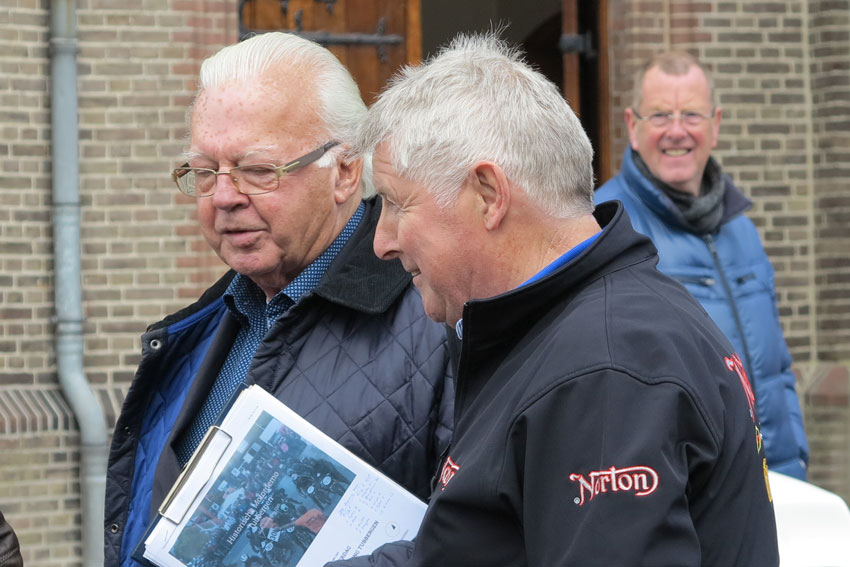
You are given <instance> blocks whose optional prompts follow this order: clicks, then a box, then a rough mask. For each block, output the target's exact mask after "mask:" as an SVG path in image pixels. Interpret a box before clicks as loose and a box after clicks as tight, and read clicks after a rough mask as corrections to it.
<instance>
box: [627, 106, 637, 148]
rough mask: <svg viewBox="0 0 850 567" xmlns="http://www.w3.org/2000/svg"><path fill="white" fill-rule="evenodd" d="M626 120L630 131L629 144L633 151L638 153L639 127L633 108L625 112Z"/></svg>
mask: <svg viewBox="0 0 850 567" xmlns="http://www.w3.org/2000/svg"><path fill="white" fill-rule="evenodd" d="M625 118H626V128H628V129H629V143H630V144H631V146H632V149H633V150H635V151H637V149H638V143H637V127H638V119H637V116H635V112H634V110H632V109H631V108H627V109H626V112H625Z"/></svg>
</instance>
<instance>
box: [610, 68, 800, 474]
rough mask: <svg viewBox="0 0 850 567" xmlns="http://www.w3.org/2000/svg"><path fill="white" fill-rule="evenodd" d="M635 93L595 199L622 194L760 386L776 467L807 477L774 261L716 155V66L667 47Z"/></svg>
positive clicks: (764, 429) (669, 268) (664, 262)
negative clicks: (622, 140) (617, 164)
mask: <svg viewBox="0 0 850 567" xmlns="http://www.w3.org/2000/svg"><path fill="white" fill-rule="evenodd" d="M633 98H634V100H633V101H632V107H631V108H627V109H626V112H625V115H626V125H627V126H628V129H629V140H630V142H631V144H630V147H628V148H627V149H626V154H625V156H624V157H623V164H622V170H621V171H620V173H619V175H617V176H616V177H614V178H613V179H611V180H610V181H608V182H607V183H605V184H604V185H603V186H602V187H601V188H600V189H599V190H598V191H597V192H596V196H595V201H596V202H597V203H601V202H603V201H608V200H612V199H617V200H620V201H622V202H623V204H624V205H625V207H626V210H627V211H628V213H629V217H630V218H631V220H632V224H633V225H634V227H635V228H636V229H637V230H638V231H639V232H642V233H644V234H646V235H647V236H649V237H650V238H651V239H652V241H653V243H654V244H655V246H656V247H657V248H658V255H659V261H658V268H659V269H660V270H661V271H663V272H666V273H668V274H669V275H671V276H673V277H675V278H676V279H678V280H679V281H680V282H681V283H682V284H683V285H684V286H685V287H686V288H687V289H688V291H690V292H691V294H692V295H693V296H694V297H695V298H696V299H697V300H699V302H700V303H701V304H702V306H703V307H704V308H705V310H706V311H707V312H708V314H709V315H710V316H711V317H712V319H714V321H715V323H717V325H718V326H719V327H720V328H721V330H723V332H724V333H725V334H726V336H727V337H728V338H729V340H730V342H731V343H732V344H733V345H734V346H735V348H736V350H737V351H738V355H739V356H740V358H741V360H742V363H743V366H744V369H745V371H746V373H747V375H748V376H749V377H750V379H751V381H752V383H753V387H754V389H755V398H756V401H757V408H758V413H759V416H760V418H761V428H760V430H759V431H757V435H760V436H761V437H762V438H763V440H764V447H765V452H766V454H767V464H768V466H770V467H771V469H772V470H774V471H776V472H780V473H784V474H788V475H791V476H794V477H797V478H800V479H803V480H805V478H806V467H807V464H808V460H809V448H808V443H807V442H806V434H805V432H804V430H803V419H802V413H801V411H800V402H799V399H798V397H797V392H796V390H795V382H796V381H795V377H794V374H793V372H792V371H791V355H790V353H789V352H788V347H787V346H786V344H785V338H784V337H783V334H782V328H781V326H780V323H779V314H778V311H777V306H776V292H775V289H774V283H773V279H774V278H773V267H772V266H771V264H770V261H769V260H768V258H767V255H766V254H765V252H764V249H763V247H762V244H761V239H760V238H759V235H758V232H756V228H755V226H754V225H753V223H752V222H751V221H750V220H749V219H748V218H747V217H746V216H744V214H743V213H744V211H746V210H747V209H749V208H750V207H751V206H752V202H751V201H750V200H749V199H747V198H746V197H745V196H744V195H743V193H741V191H740V190H739V189H738V188H737V187H735V185H734V184H733V183H732V180H731V179H730V178H729V177H728V176H727V175H724V174H723V172H722V170H721V168H720V165H719V164H718V163H717V162H716V161H715V160H714V159H713V158H712V157H711V150H712V149H713V148H714V147H715V146H716V145H717V136H718V132H719V128H720V117H721V110H720V107H719V106H718V104H717V101H716V96H715V93H714V86H713V84H712V78H711V73H710V72H709V71H708V70H707V69H706V68H705V67H704V66H702V65H701V64H700V63H699V61H697V60H696V59H695V58H694V57H692V56H691V55H690V54H688V53H684V52H667V53H662V54H660V55H657V56H656V57H654V58H653V59H652V60H651V61H650V62H649V63H647V64H646V65H645V66H644V68H643V69H642V70H641V71H640V72H639V73H638V74H637V75H636V80H635V87H634V97H633Z"/></svg>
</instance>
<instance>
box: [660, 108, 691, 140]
mask: <svg viewBox="0 0 850 567" xmlns="http://www.w3.org/2000/svg"><path fill="white" fill-rule="evenodd" d="M665 134H666V135H668V136H671V137H675V138H682V137H684V136H687V135H688V129H687V128H685V119H684V118H683V117H682V115H681V114H674V115H673V116H672V117H671V119H670V124H669V125H668V126H667V130H666V131H665Z"/></svg>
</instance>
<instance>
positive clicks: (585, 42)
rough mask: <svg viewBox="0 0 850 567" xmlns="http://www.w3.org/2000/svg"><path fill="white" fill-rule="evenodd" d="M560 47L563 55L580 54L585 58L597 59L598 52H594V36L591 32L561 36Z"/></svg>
mask: <svg viewBox="0 0 850 567" xmlns="http://www.w3.org/2000/svg"><path fill="white" fill-rule="evenodd" d="M558 47H559V48H560V49H561V53H578V54H579V55H584V56H585V57H596V51H594V50H593V34H592V33H590V32H589V31H588V32H584V33H565V34H561V39H560V40H559V41H558Z"/></svg>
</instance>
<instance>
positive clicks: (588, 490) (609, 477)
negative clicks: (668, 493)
mask: <svg viewBox="0 0 850 567" xmlns="http://www.w3.org/2000/svg"><path fill="white" fill-rule="evenodd" d="M570 480H572V481H573V482H575V481H578V485H579V496H577V497H576V498H575V500H574V501H575V503H576V504H578V505H579V506H584V503H585V502H587V501H590V500H593V498H594V497H596V496H597V495H599V494H603V493H606V492H633V493H634V495H635V496H646V495H647V494H652V493H653V492H655V490H656V489H657V488H658V473H657V472H655V470H653V469H651V468H650V467H641V466H638V467H625V468H622V469H618V468H616V467H611V468H610V469H607V470H604V471H594V472H591V473H590V474H588V475H587V477H585V476H584V475H582V474H575V473H573V474H571V475H570Z"/></svg>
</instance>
